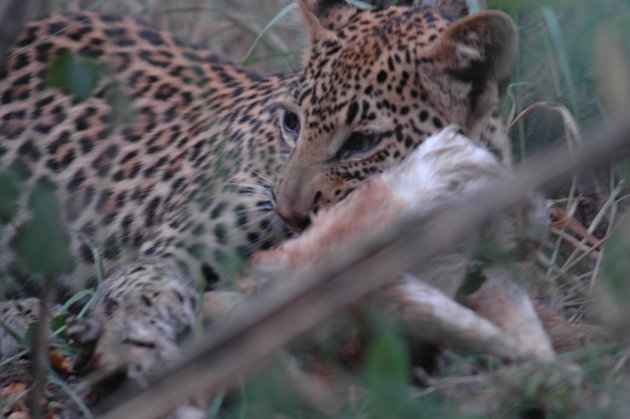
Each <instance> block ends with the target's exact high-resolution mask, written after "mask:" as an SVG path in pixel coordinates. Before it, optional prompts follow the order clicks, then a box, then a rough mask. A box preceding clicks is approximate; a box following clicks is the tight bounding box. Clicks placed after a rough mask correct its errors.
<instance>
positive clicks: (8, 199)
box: [0, 172, 20, 224]
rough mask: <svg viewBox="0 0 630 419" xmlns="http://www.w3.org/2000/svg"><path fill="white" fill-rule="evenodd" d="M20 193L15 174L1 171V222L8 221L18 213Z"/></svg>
mask: <svg viewBox="0 0 630 419" xmlns="http://www.w3.org/2000/svg"><path fill="white" fill-rule="evenodd" d="M19 195H20V192H19V188H18V185H17V180H16V178H15V176H13V175H12V174H11V173H10V172H2V173H0V223H2V224H4V223H8V222H9V221H11V219H12V218H13V217H14V216H15V214H17V211H18V202H17V200H18V197H19Z"/></svg>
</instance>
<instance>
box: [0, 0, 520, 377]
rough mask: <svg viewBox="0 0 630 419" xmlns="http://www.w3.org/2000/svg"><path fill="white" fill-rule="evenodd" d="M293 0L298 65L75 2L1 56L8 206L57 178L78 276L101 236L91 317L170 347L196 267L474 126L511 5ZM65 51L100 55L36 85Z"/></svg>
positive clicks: (505, 38)
mask: <svg viewBox="0 0 630 419" xmlns="http://www.w3.org/2000/svg"><path fill="white" fill-rule="evenodd" d="M299 3H300V6H301V8H302V12H303V15H304V17H305V20H306V27H307V29H308V31H309V33H310V37H311V48H310V51H309V53H308V56H307V63H306V66H305V68H304V70H303V71H301V72H296V73H290V74H286V75H274V76H266V77H262V76H258V75H255V74H253V73H251V72H249V71H246V70H243V69H241V68H239V67H237V66H235V65H233V64H231V63H228V62H226V61H224V60H222V59H220V58H219V57H216V56H213V55H211V54H209V53H206V52H204V51H199V50H195V49H193V48H188V47H186V46H182V45H181V44H179V43H177V42H176V41H175V40H174V39H173V38H172V37H171V36H170V35H169V34H166V33H163V32H158V31H155V30H153V29H151V28H149V27H147V26H145V25H142V24H139V23H137V22H135V21H134V20H132V19H129V18H117V17H110V16H99V15H95V14H88V13H81V14H78V15H74V16H61V15H54V16H51V17H49V18H47V19H45V20H42V21H38V22H33V23H30V24H29V25H27V26H26V28H25V29H24V30H23V32H22V35H21V36H20V37H19V39H18V40H17V42H16V44H15V46H14V49H13V50H12V51H11V53H10V56H9V58H8V59H7V60H5V61H4V62H3V63H2V69H1V72H0V141H1V142H0V169H1V170H3V171H7V170H12V171H13V172H14V173H16V174H17V176H18V177H19V178H20V183H19V185H20V189H21V190H22V191H24V192H25V193H23V195H22V198H21V201H20V205H21V207H23V208H25V207H26V204H27V200H28V195H29V193H28V191H29V190H32V188H33V187H34V185H36V184H41V183H45V184H52V185H54V187H55V190H56V196H57V198H58V201H59V203H60V205H61V207H62V214H63V221H64V223H66V224H67V227H68V231H69V232H70V238H71V246H70V247H71V250H72V254H73V255H74V260H73V261H74V263H73V266H72V268H71V270H70V271H69V272H67V273H66V274H65V275H64V278H65V279H67V280H66V281H65V282H67V283H70V284H79V283H81V284H83V283H84V282H85V281H86V280H89V279H90V278H93V277H94V276H95V266H94V259H93V252H92V249H91V248H90V246H89V245H88V241H89V242H90V243H91V244H93V246H95V247H96V248H97V249H98V250H99V251H100V254H101V255H102V258H103V266H104V270H105V274H106V278H107V279H106V281H105V284H104V286H103V287H102V289H101V291H100V297H99V300H98V303H97V306H96V309H95V314H96V316H97V317H99V318H100V319H101V320H102V321H103V322H104V324H105V326H106V329H107V327H109V329H108V330H110V333H112V334H115V335H117V337H116V338H114V340H115V341H116V342H118V343H121V342H122V343H124V344H131V345H134V344H136V343H138V339H139V338H138V337H137V336H145V337H146V336H151V338H149V339H158V340H163V341H164V344H163V345H162V343H161V342H151V345H149V344H147V343H146V342H143V343H142V342H141V344H138V345H137V346H138V347H143V348H149V347H153V348H158V349H159V348H167V350H166V352H168V347H169V345H170V344H171V343H172V342H173V340H174V339H175V338H176V337H177V335H178V334H180V333H181V332H182V331H184V330H186V329H187V328H188V327H190V326H191V324H192V323H193V322H194V311H195V307H196V295H197V288H198V287H197V285H196V281H197V280H198V279H199V278H203V277H205V278H206V279H211V278H214V277H215V276H216V275H217V274H218V275H221V274H223V273H224V272H225V271H226V269H229V265H230V264H231V263H232V261H234V260H235V259H237V258H240V257H243V256H247V255H248V254H250V253H252V252H254V251H256V250H259V249H264V248H268V247H271V246H273V245H274V244H276V243H278V242H280V241H282V240H283V239H284V238H286V237H287V235H289V234H290V232H289V229H288V228H287V227H286V224H288V225H290V226H292V227H294V229H296V230H300V229H302V228H304V227H305V225H306V224H307V222H308V221H307V220H308V215H309V214H310V213H311V212H317V210H318V209H319V208H321V207H322V206H324V205H330V204H332V203H334V202H336V201H339V200H340V199H343V197H345V196H346V195H347V194H349V193H350V192H351V191H352V190H353V189H354V188H355V187H356V186H357V185H358V184H359V183H360V182H361V181H362V180H364V179H365V178H366V177H368V176H369V175H370V174H372V173H378V172H381V171H383V170H385V169H387V168H388V167H391V166H393V165H394V164H395V163H396V162H398V161H400V160H402V159H403V158H404V157H405V156H406V155H408V154H409V153H410V152H411V151H412V150H413V149H414V148H415V146H416V145H417V144H419V143H420V142H422V141H423V140H424V139H425V138H427V137H428V136H429V135H430V134H431V133H433V132H435V131H436V130H438V129H439V128H442V127H444V126H447V125H449V124H458V125H459V126H460V127H462V130H463V132H464V133H465V134H467V135H468V136H469V137H472V138H479V136H480V133H481V131H482V130H483V127H484V125H485V124H486V121H487V120H488V115H489V113H490V112H491V110H492V109H493V108H494V107H495V105H496V103H497V100H498V95H499V93H498V92H499V91H500V89H501V85H502V84H503V83H504V82H505V80H506V79H507V77H508V75H509V67H510V65H511V61H512V57H513V54H514V52H513V49H514V42H515V37H516V35H515V31H514V28H513V24H512V23H511V21H510V20H509V18H507V17H506V16H504V15H500V14H497V13H488V14H481V15H477V16H476V17H472V18H469V19H467V20H465V21H462V22H460V23H456V24H453V23H452V19H451V18H450V17H449V16H447V15H445V14H443V13H441V12H440V11H439V10H436V9H419V8H406V7H390V8H377V9H371V10H363V9H358V8H356V7H354V6H350V5H348V4H346V3H345V2H343V1H300V2H299ZM59 57H61V58H59ZM64 57H66V58H67V57H71V58H70V59H71V60H73V62H74V63H75V67H78V68H80V69H83V70H85V68H98V70H97V71H96V73H95V77H96V80H97V81H96V85H95V87H94V88H93V90H92V91H91V92H90V94H89V95H88V97H87V98H84V99H83V98H79V97H78V96H79V94H78V93H76V92H73V91H69V88H68V87H66V88H60V87H59V86H56V85H51V82H50V80H51V77H50V74H49V73H50V72H51V71H53V70H51V68H53V67H54V66H55V65H59V64H58V63H59V62H63V60H65V59H66V58H64ZM93 62H96V63H97V64H98V66H97V67H93V66H92V64H91V63H93ZM53 84H54V83H53ZM64 90H65V91H64ZM355 134H356V135H355ZM272 188H273V192H272ZM28 218H29V213H28V211H25V210H23V211H21V212H20V213H18V215H17V216H16V217H14V218H13V219H12V220H10V222H9V223H7V224H5V225H4V226H3V230H2V235H1V236H0V240H1V242H0V258H1V259H0V275H3V276H4V278H3V281H9V280H11V281H14V282H16V283H22V282H23V281H24V278H25V277H27V276H28V272H26V269H25V268H24V267H23V266H20V264H19V262H18V261H17V259H16V258H15V257H14V254H13V251H12V250H11V248H12V247H11V242H12V240H13V239H14V237H16V236H17V235H19V233H20V231H21V226H22V225H23V224H24V223H25V222H26V221H27V220H28ZM281 218H282V219H283V221H284V223H283V222H281V220H280V219H281ZM285 223H286V224H285ZM86 238H87V239H88V240H86ZM226 267H227V268H226ZM111 330H115V331H111ZM147 330H149V331H153V333H149V332H147ZM106 333H107V330H106ZM132 335H133V336H135V337H134V338H132ZM156 336H158V337H156ZM158 349H156V352H160V351H159V350H158ZM170 356H171V354H163V353H158V354H157V355H155V356H154V357H153V358H151V360H150V361H146V359H145V360H143V361H142V362H140V364H142V365H139V368H140V370H141V371H140V374H142V373H143V372H145V371H146V370H150V369H151V368H153V366H155V365H159V364H160V362H159V361H160V360H161V359H163V358H169V357H170ZM138 358H141V357H138Z"/></svg>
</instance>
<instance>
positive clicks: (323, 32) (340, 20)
mask: <svg viewBox="0 0 630 419" xmlns="http://www.w3.org/2000/svg"><path fill="white" fill-rule="evenodd" d="M297 2H298V4H299V6H300V9H301V11H302V15H303V17H304V23H305V24H306V26H307V29H308V32H309V35H310V39H311V42H313V43H314V42H317V41H319V40H321V38H322V37H326V36H329V35H328V34H329V32H331V31H332V32H334V31H336V30H337V29H339V28H341V27H342V26H344V25H345V24H346V23H347V21H348V18H349V17H350V15H351V14H352V13H353V12H355V11H356V10H357V8H356V7H355V6H353V5H351V4H348V3H346V2H345V1H344V0H297Z"/></svg>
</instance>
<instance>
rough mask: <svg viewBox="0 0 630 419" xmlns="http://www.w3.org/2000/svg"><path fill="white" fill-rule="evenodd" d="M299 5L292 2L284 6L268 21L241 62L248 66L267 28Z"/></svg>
mask: <svg viewBox="0 0 630 419" xmlns="http://www.w3.org/2000/svg"><path fill="white" fill-rule="evenodd" d="M297 7H298V5H297V3H291V4H289V5H287V6H285V7H283V8H282V9H281V10H280V11H279V12H278V13H277V14H276V15H275V16H274V17H273V18H272V19H271V20H270V21H269V23H267V25H265V27H264V28H263V29H262V30H261V31H260V33H259V34H258V35H257V36H256V39H254V42H252V45H251V46H250V47H249V49H248V50H247V53H246V54H245V58H243V61H241V64H242V65H243V66H247V65H249V61H250V58H251V55H252V53H253V52H254V49H255V48H256V45H258V41H259V40H260V38H262V36H263V35H264V34H265V32H267V30H269V28H271V27H272V26H273V25H275V23H276V22H277V21H279V20H280V19H282V17H283V16H284V15H286V14H287V13H289V12H290V11H291V10H293V9H296V8H297Z"/></svg>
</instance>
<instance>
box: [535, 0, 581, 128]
mask: <svg viewBox="0 0 630 419" xmlns="http://www.w3.org/2000/svg"><path fill="white" fill-rule="evenodd" d="M540 11H541V13H542V15H543V18H544V20H545V23H546V24H547V29H548V30H549V34H550V35H551V43H552V44H553V48H554V49H555V51H556V54H557V56H558V61H559V62H560V67H561V68H562V72H563V73H564V79H565V81H566V85H567V91H568V93H569V101H570V102H571V106H572V107H573V112H574V113H575V114H576V115H575V116H576V118H578V115H577V113H578V109H579V107H578V101H577V94H576V90H575V78H574V77H573V72H572V71H571V66H570V65H569V56H568V54H567V48H566V44H565V42H564V37H563V35H562V30H561V29H560V22H558V17H557V16H556V13H555V12H554V11H553V9H551V8H550V7H548V6H545V7H542V8H541V9H540ZM578 119H579V118H578Z"/></svg>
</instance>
